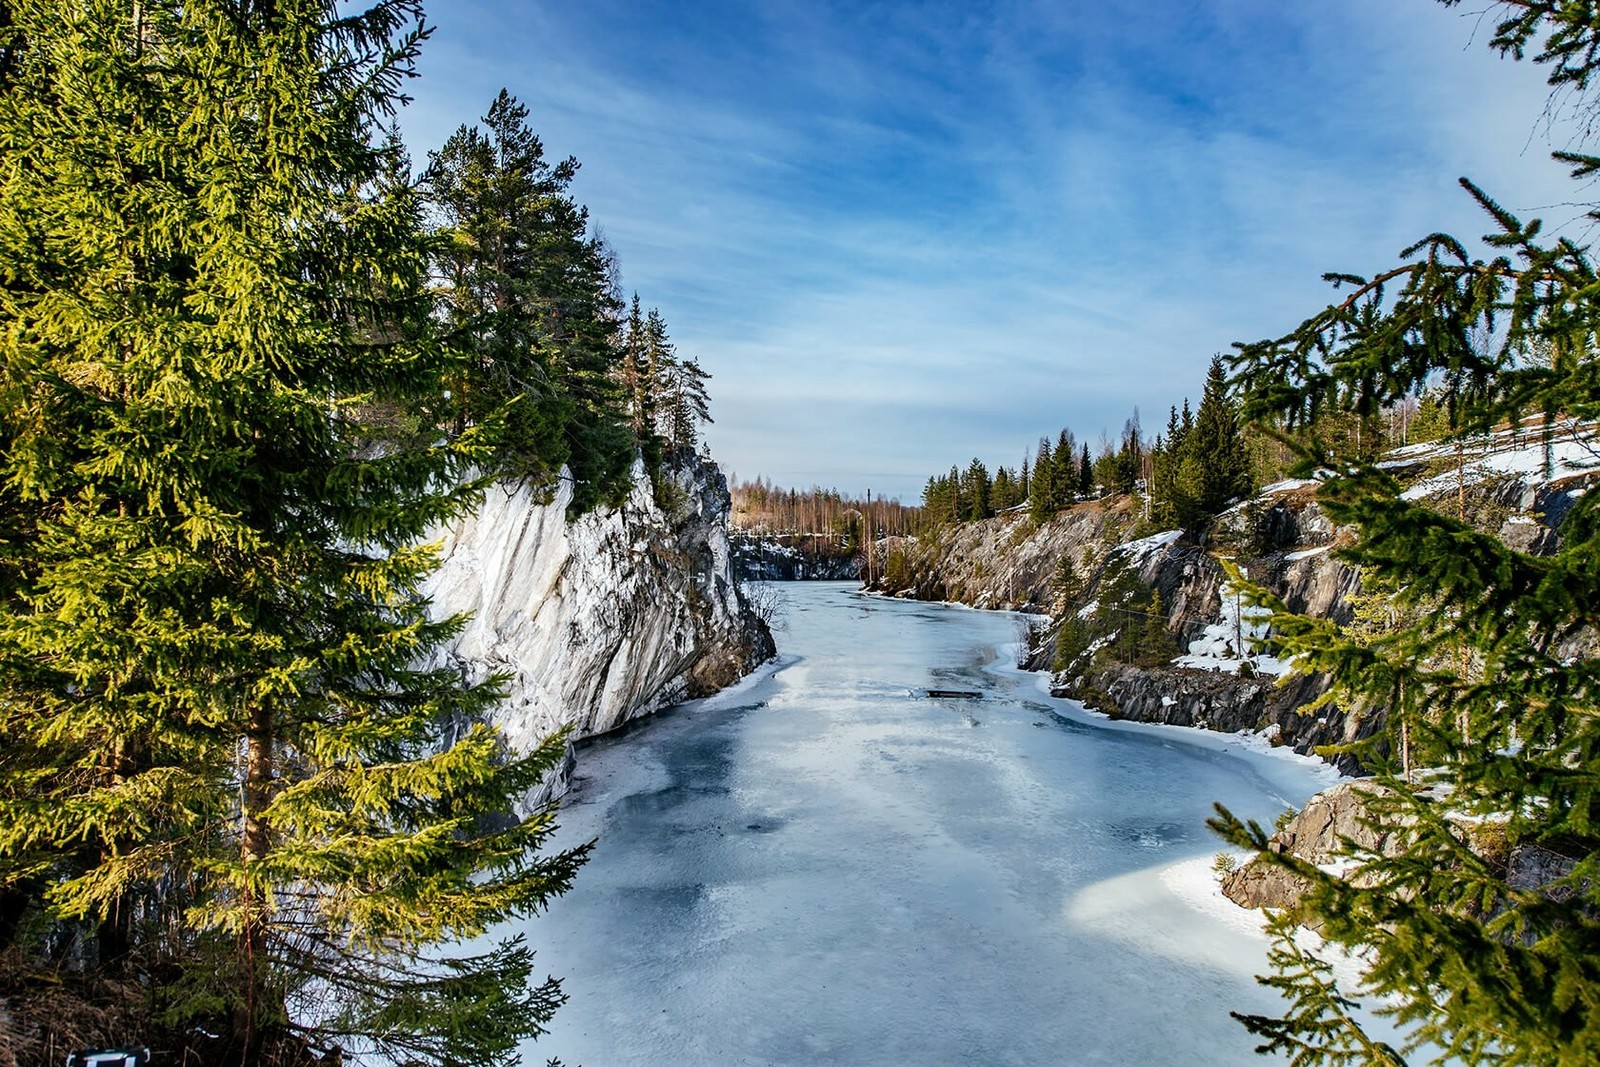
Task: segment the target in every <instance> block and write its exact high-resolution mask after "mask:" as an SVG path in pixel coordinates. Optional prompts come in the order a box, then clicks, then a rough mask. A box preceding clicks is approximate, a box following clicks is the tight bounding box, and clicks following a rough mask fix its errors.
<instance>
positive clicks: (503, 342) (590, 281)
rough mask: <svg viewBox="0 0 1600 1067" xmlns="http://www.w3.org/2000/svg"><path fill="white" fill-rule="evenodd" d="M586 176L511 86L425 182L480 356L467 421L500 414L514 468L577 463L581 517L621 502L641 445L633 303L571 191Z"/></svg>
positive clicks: (540, 473) (451, 302)
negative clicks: (625, 317) (557, 148)
mask: <svg viewBox="0 0 1600 1067" xmlns="http://www.w3.org/2000/svg"><path fill="white" fill-rule="evenodd" d="M577 171H578V163H577V161H576V160H574V159H572V158H571V157H568V158H567V159H565V160H561V161H560V162H557V163H551V162H549V161H548V160H546V158H545V154H544V144H543V143H542V142H541V141H540V139H539V137H538V135H536V134H535V133H534V132H533V130H532V129H531V128H529V126H528V109H527V108H526V107H524V106H523V105H522V104H520V103H519V102H518V101H517V100H516V98H515V97H513V96H512V95H511V94H510V93H509V92H507V91H506V90H504V89H502V90H501V91H500V93H499V94H498V95H497V96H496V97H495V99H494V101H493V102H492V103H491V104H490V106H489V110H488V112H487V113H486V114H485V115H484V117H483V120H482V123H481V124H480V125H472V126H467V125H464V126H461V127H460V128H459V129H457V130H456V132H455V133H454V134H452V135H451V137H450V138H449V140H447V141H446V142H445V144H444V146H443V147H442V148H440V149H439V150H438V151H437V152H434V153H433V154H432V155H431V157H430V161H429V166H428V172H427V176H426V177H427V180H426V183H425V188H426V190H427V193H428V197H429V202H430V206H431V208H432V211H433V214H434V216H435V217H436V219H437V221H438V224H439V226H440V233H439V239H438V240H437V241H436V242H435V243H434V271H435V274H436V275H437V276H438V277H439V278H440V280H441V281H442V283H443V286H442V292H441V296H442V300H443V305H444V308H445V310H446V313H447V316H448V322H449V323H450V326H451V328H452V330H453V332H454V334H455V340H456V342H457V343H458V344H460V345H463V346H464V347H465V348H466V349H467V350H468V351H469V352H470V353H471V357H472V358H471V362H470V364H469V366H468V368H467V370H466V372H465V373H463V374H462V375H460V376H459V377H458V378H457V379H456V382H455V391H456V395H455V398H454V399H455V403H456V405H457V410H458V424H459V425H463V426H464V425H465V424H467V423H472V422H477V421H480V420H483V419H486V418H489V417H490V416H493V415H497V414H498V415H500V418H499V425H500V427H501V429H500V433H499V440H500V443H501V446H502V448H501V453H500V457H499V462H500V465H501V467H502V468H503V469H505V470H507V471H508V472H509V473H514V474H520V475H524V476H527V477H530V478H533V479H536V480H538V481H542V482H545V483H552V482H553V481H554V479H555V478H556V476H557V473H558V472H559V470H560V468H561V467H562V466H566V467H567V468H569V470H570V471H571V474H572V479H573V507H574V510H576V511H582V510H584V509H586V508H587V507H588V506H590V505H592V504H594V503H596V502H598V501H600V500H602V499H611V500H615V499H617V498H618V497H620V495H621V493H622V492H623V491H624V490H625V489H626V487H627V483H628V477H629V475H628V471H629V467H630V465H631V460H632V455H633V443H632V436H631V435H630V434H629V433H628V430H627V427H626V425H625V422H624V419H625V416H624V413H623V407H624V405H625V403H626V398H625V397H624V396H622V395H621V387H620V379H621V378H622V377H623V374H624V373H625V369H623V371H622V373H619V368H621V367H622V364H623V360H624V355H625V353H624V352H623V351H622V344H623V338H622V337H621V335H620V332H619V329H618V327H619V322H618V320H619V317H620V312H621V308H622V305H621V301H620V299H619V297H618V295H617V294H616V293H615V292H613V291H612V282H611V276H612V263H611V261H610V257H609V253H608V252H607V250H606V248H605V246H604V245H603V244H602V243H601V242H600V240H599V239H598V238H597V237H595V236H594V235H593V234H591V233H590V232H589V216H588V212H587V210H586V209H585V208H583V207H582V206H581V205H579V204H577V203H576V202H574V201H573V200H572V198H571V197H570V196H569V195H568V194H567V190H568V187H569V186H570V184H571V182H572V179H573V177H574V176H575V175H576V174H577Z"/></svg>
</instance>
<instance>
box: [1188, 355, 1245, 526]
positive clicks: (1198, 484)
mask: <svg viewBox="0 0 1600 1067" xmlns="http://www.w3.org/2000/svg"><path fill="white" fill-rule="evenodd" d="M1187 407H1188V405H1187V404H1185V409H1186V410H1187ZM1180 432H1181V434H1182V441H1183V453H1184V454H1185V456H1186V457H1193V459H1194V463H1193V470H1194V471H1195V472H1196V473H1195V475H1193V476H1191V480H1192V484H1191V485H1189V486H1187V487H1186V488H1188V490H1189V492H1190V493H1191V494H1192V496H1193V499H1194V504H1195V506H1196V507H1197V508H1198V509H1199V510H1200V512H1201V513H1202V514H1204V515H1215V514H1216V513H1217V512H1219V511H1221V510H1222V509H1223V508H1225V507H1227V506H1228V504H1229V502H1230V501H1232V500H1234V499H1235V498H1237V497H1241V496H1244V495H1245V494H1246V493H1248V492H1249V491H1250V459H1249V455H1248V453H1247V452H1246V450H1245V446H1244V433H1243V432H1242V430H1241V429H1240V427H1239V414H1238V411H1237V409H1236V407H1235V405H1234V402H1233V400H1232V398H1230V397H1229V396H1228V375H1227V371H1226V370H1225V369H1224V368H1223V366H1222V357H1221V356H1213V357H1212V358H1211V366H1210V368H1209V369H1208V370H1207V371H1206V384H1205V390H1204V392H1202V393H1201V396H1200V409H1199V410H1198V411H1196V412H1195V416H1194V425H1193V426H1192V427H1191V428H1188V429H1184V428H1183V427H1182V426H1181V425H1180ZM1180 480H1183V477H1182V475H1180Z"/></svg>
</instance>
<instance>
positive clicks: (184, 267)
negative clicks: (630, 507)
mask: <svg viewBox="0 0 1600 1067" xmlns="http://www.w3.org/2000/svg"><path fill="white" fill-rule="evenodd" d="M6 16H7V17H6V19H5V20H4V24H3V25H0V53H3V57H4V59H3V66H4V73H3V75H0V143H3V144H4V145H5V151H4V164H3V165H0V273H3V276H4V278H5V284H4V285H3V286H0V308H3V318H4V321H5V322H6V329H5V330H4V331H3V333H0V350H3V352H4V361H3V371H0V438H3V443H4V449H3V460H0V464H3V466H0V471H3V477H0V893H3V894H4V895H3V898H0V899H3V901H4V903H5V907H6V910H7V912H8V913H11V914H12V915H14V914H15V913H16V912H18V911H22V910H29V911H35V912H38V913H40V914H42V915H43V916H45V917H46V918H53V919H56V920H60V921H75V922H78V923H80V924H82V926H83V927H84V928H85V929H88V930H89V931H91V932H94V933H97V934H98V938H97V940H98V943H99V945H100V956H99V964H100V966H102V967H106V968H115V969H117V970H119V971H120V972H121V973H122V974H124V975H126V976H127V977H129V978H132V979H137V980H135V981H129V982H125V983H123V984H122V985H120V986H119V987H118V988H120V989H124V990H128V991H131V995H133V996H137V997H141V998H144V999H145V1001H146V1003H145V1004H144V1005H143V1009H144V1010H145V1011H146V1012H148V1013H150V1015H149V1017H151V1018H157V1019H165V1020H166V1021H167V1022H168V1024H170V1025H171V1026H172V1027H173V1028H174V1032H185V1031H188V1030H189V1028H191V1027H193V1026H195V1025H196V1024H203V1025H204V1026H206V1027H208V1028H210V1029H212V1030H220V1031H221V1032H222V1033H223V1034H224V1038H223V1039H222V1040H223V1043H224V1044H226V1045H227V1046H228V1047H229V1048H230V1049H231V1051H230V1052H229V1055H230V1056H231V1057H232V1060H233V1062H246V1063H256V1062H269V1061H270V1060H271V1059H272V1057H273V1056H274V1055H275V1054H277V1053H279V1052H282V1051H283V1050H284V1048H285V1043H286V1042H287V1043H289V1044H292V1045H294V1046H296V1047H299V1048H301V1049H302V1050H303V1049H304V1047H305V1046H308V1045H309V1046H312V1047H320V1048H323V1049H331V1048H333V1047H335V1046H340V1047H342V1048H343V1049H345V1050H346V1051H347V1052H349V1051H362V1050H364V1049H371V1050H376V1051H378V1052H379V1053H381V1054H383V1055H384V1056H385V1057H386V1058H388V1059H390V1060H391V1061H395V1062H415V1063H460V1062H505V1061H506V1060H507V1059H508V1058H509V1057H510V1056H511V1055H512V1054H513V1052H514V1049H515V1047H516V1045H517V1043H518V1041H520V1040H521V1039H523V1038H524V1037H526V1036H527V1035H529V1034H533V1033H537V1032H538V1031H539V1029H540V1026H541V1024H542V1023H543V1022H544V1021H545V1020H546V1019H548V1018H549V1015H550V1013H551V1012H552V1011H553V1010H554V1008H555V1006H556V1004H557V1003H559V1000H560V992H559V988H558V987H557V986H556V985H555V984H554V983H542V984H540V983H532V982H529V980H528V979H529V978H530V976H531V966H532V965H531V961H530V959H529V953H528V950H527V949H526V947H525V946H523V945H521V944H520V942H516V941H512V942H503V943H500V944H497V945H496V944H491V945H489V946H488V947H487V948H485V949H483V950H482V951H480V952H479V953H477V954H476V955H468V956H462V957H460V958H451V954H450V953H449V952H448V951H445V950H443V949H441V948H440V945H441V943H442V942H446V941H449V940H451V939H453V938H457V937H475V936H477V935H480V934H482V933H483V932H484V930H485V929H486V928H487V927H488V926H489V925H490V924H492V923H496V922H499V921H500V920H502V919H504V918H507V917H509V916H511V915H515V914H518V913H525V912H527V911H529V910H531V909H534V908H537V907H538V906H539V905H540V904H542V903H543V902H544V901H545V900H547V899H548V897H549V896H550V895H551V894H553V893H559V892H561V891H562V890H563V889H564V888H565V887H566V886H567V885H568V883H569V881H570V879H571V877H572V875H573V872H574V870H575V868H576V867H577V865H578V864H579V863H580V862H581V860H582V858H583V854H584V850H583V849H578V850H574V851H568V852H562V853H557V854H554V855H550V856H546V857H543V858H540V857H539V856H537V855H536V852H535V850H536V849H537V847H538V845H539V844H540V842H541V841H543V840H544V839H545V838H546V836H547V835H548V833H549V831H550V829H551V822H550V816H549V814H548V812H546V813H543V814H540V815H536V816H534V817H531V818H529V819H527V820H524V821H521V822H517V821H514V820H513V821H512V822H511V823H510V824H509V825H508V824H506V823H504V822H503V821H499V822H497V821H495V820H494V819H492V818H491V816H495V815H497V814H498V813H504V812H506V811H508V810H509V808H510V806H511V804H512V802H513V800H514V799H516V798H519V797H521V796H522V795H523V794H524V793H525V792H526V790H527V789H528V788H529V787H530V786H531V785H532V784H534V783H535V782H536V781H537V780H538V779H539V778H540V776H541V775H542V773H543V772H544V770H545V769H547V768H548V767H549V766H550V765H551V763H552V762H553V761H554V760H555V759H557V758H559V751H560V746H559V743H552V744H549V745H546V746H545V747H543V748H542V749H540V750H539V752H537V753H535V754H534V755H533V756H532V757H530V758H526V759H507V758H504V753H503V752H502V751H501V745H500V742H499V741H498V739H497V738H496V736H495V735H494V734H493V733H492V732H491V731H490V730H489V729H488V728H487V727H485V726H483V725H481V724H477V725H474V724H473V723H474V722H475V720H477V719H478V718H479V717H480V715H481V713H482V711H483V709H484V708H485V706H486V705H487V704H488V702H489V701H491V700H492V699H493V696H494V694H493V692H492V691H490V690H488V689H484V688H481V687H480V688H469V687H466V686H464V685H463V684H462V682H461V679H460V678H459V676H458V675H457V674H456V673H455V672H453V671H424V670H419V669H417V667H416V666H415V665H416V664H417V663H418V662H419V661H420V660H421V659H422V658H423V657H424V656H425V655H426V654H427V653H428V652H429V650H431V649H432V648H433V647H435V645H436V644H437V643H438V642H439V641H440V640H441V639H443V638H444V637H446V636H448V635H449V634H450V633H451V632H452V631H453V629H454V627H455V625H456V624H455V623H454V622H449V621H447V622H432V621H429V619H428V618H427V616H426V614H425V610H424V609H425V605H423V604H422V603H421V602H420V601H419V600H418V599H417V597H416V590H417V588H418V584H419V582H420V581H421V580H422V578H423V577H424V576H425V575H426V573H427V572H428V570H429V569H430V568H431V566H432V565H433V562H434V556H433V554H432V552H431V550H430V549H428V548H427V547H425V546H420V545H419V544H418V541H419V538H420V537H421V536H422V535H423V534H424V532H425V531H427V530H428V529H430V528H432V527H434V526H435V525H436V524H438V523H439V522H441V521H444V520H447V519H449V518H450V517H452V516H454V515H455V514H457V513H458V512H459V510H460V509H461V508H462V507H463V506H465V505H466V504H467V503H469V502H470V500H471V497H472V488H473V487H472V486H466V487H464V488H463V489H460V490H450V489H448V488H446V487H449V486H455V485H458V484H460V477H459V476H460V474H461V472H462V471H463V469H464V468H465V467H466V465H468V464H469V463H475V462H479V461H482V460H483V459H484V458H485V455H484V452H483V450H482V449H481V448H480V447H478V446H477V445H476V444H475V442H474V435H473V434H471V433H468V434H466V435H464V436H463V437H462V438H460V439H457V440H454V441H451V442H448V443H442V444H432V443H430V444H424V445H416V444H401V443H397V442H394V441H388V442H385V443H384V444H383V445H382V446H381V447H373V445H374V441H373V436H374V429H373V427H371V426H370V425H368V424H367V423H366V422H365V419H364V413H366V412H368V411H370V410H372V409H373V407H374V403H373V402H374V401H389V402H392V403H397V404H400V405H402V406H405V407H409V408H411V409H412V410H420V411H430V410H431V411H437V410H439V409H440V408H441V406H442V396H441V394H440V385H441V383H442V382H444V381H446V380H461V375H460V368H459V367H458V366H456V365H454V364H453V363H452V362H450V360H449V359H448V358H447V353H446V352H445V351H444V350H442V349H440V348H439V347H438V346H436V345H434V344H432V343H431V341H430V337H429V324H430V321H431V316H430V310H431V305H430V301H429V300H428V296H427V290H426V286H425V270H426V263H425V255H424V253H425V244H424V242H423V240H422V237H421V231H420V227H419V209H418V205H417V203H416V201H415V199H414V198H413V197H412V196H411V195H410V191H409V189H408V188H407V187H406V185H405V183H404V182H394V181H384V180H383V179H384V177H385V175H392V174H393V173H394V171H395V170H396V167H395V164H394V160H393V159H392V158H386V156H385V151H384V150H383V149H382V148H381V147H378V142H377V139H376V136H375V133H376V131H375V130H374V128H373V125H372V123H373V121H374V119H375V118H376V117H377V116H379V115H381V114H382V113H384V112H385V111H386V110H388V109H390V108H391V107H392V106H393V104H394V102H395V101H396V99H397V93H398V88H399V84H400V81H401V79H402V78H403V77H404V76H406V75H407V74H408V73H409V71H410V69H411V66H412V62H413V59H414V57H415V54H416V50H417V47H418V44H419V42H420V41H421V39H422V37H423V36H424V34H423V31H422V30H421V27H420V10H419V8H418V6H417V5H416V4H415V3H411V2H406V0H390V2H384V3H378V4H375V5H373V6H371V7H369V8H365V9H355V10H352V9H350V8H349V7H348V6H347V5H336V4H334V3H332V2H331V0H277V2H275V3H272V4H256V3H244V2H241V0H182V2H179V0H165V2H163V0H144V2H143V3H140V4H131V5H130V4H127V3H123V2H116V0H84V2H82V3H76V4H71V5H65V6H63V5H61V4H58V3H53V2H46V0H14V2H10V0H8V3H7V4H6ZM452 723H453V724H454V725H455V729H454V731H452V732H453V734H454V736H456V737H457V738H458V739H457V740H456V741H455V743H454V744H449V743H447V734H446V733H445V729H446V727H447V726H448V725H450V724H452ZM497 826H504V827H505V828H503V829H496V828H495V827H497ZM23 929H24V928H23V927H21V926H19V925H18V924H16V923H14V922H12V923H0V935H3V936H6V937H18V936H22V934H21V931H22V930H23ZM212 1054H213V1055H216V1054H217V1053H216V1051H215V1050H213V1052H212ZM302 1054H303V1052H302Z"/></svg>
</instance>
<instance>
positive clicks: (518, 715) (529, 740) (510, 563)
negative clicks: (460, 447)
mask: <svg viewBox="0 0 1600 1067" xmlns="http://www.w3.org/2000/svg"><path fill="white" fill-rule="evenodd" d="M664 477H665V479H666V481H665V483H664V484H665V491H664V492H663V493H662V494H661V495H662V496H663V497H664V498H665V499H666V500H667V504H666V505H665V506H662V505H660V504H658V503H657V501H656V499H655V497H656V495H657V494H656V493H654V492H653V491H652V488H651V485H650V481H649V479H648V478H647V477H646V476H645V475H644V473H643V470H642V469H636V471H635V476H634V480H633V488H632V491H631V492H630V494H629V496H628V498H627V500H626V501H625V502H624V503H623V504H622V506H621V507H617V508H602V509H599V510H596V511H593V512H590V513H588V514H586V515H583V516H581V517H579V518H577V519H575V520H569V519H568V518H567V505H568V504H569V503H570V501H571V493H570V487H569V485H568V484H567V483H565V482H563V483H561V485H560V487H559V488H558V489H557V490H556V491H555V492H554V493H553V494H552V493H548V492H541V491H539V490H536V489H534V488H533V487H531V486H529V485H527V484H525V483H521V484H513V483H505V484H501V485H497V486H494V487H493V488H491V489H490V490H489V491H488V493H487V494H486V495H485V497H484V500H483V505H482V507H480V508H479V509H478V511H477V513H476V514H474V515H472V516H470V517H468V518H465V519H463V520H461V521H460V522H458V523H456V524H455V525H454V526H453V527H451V528H450V529H449V530H448V531H445V532H444V534H443V542H444V544H443V550H442V553H441V558H442V562H441V565H440V566H439V568H438V570H437V571H436V572H435V573H434V575H433V576H432V578H431V579H430V580H429V582H428V584H427V586H426V587H425V589H424V592H425V594H426V595H427V596H428V597H429V598H430V599H431V600H432V604H433V611H434V613H435V614H436V615H437V616H443V615H451V614H457V613H468V614H470V616H471V618H470V621H469V622H468V623H467V625H466V627H465V628H464V629H463V630H462V632H461V633H460V635H459V636H458V637H457V638H456V640H455V641H454V642H453V643H452V644H451V645H449V646H448V647H446V648H443V649H441V650H440V651H439V653H438V654H437V659H436V662H438V663H449V664H451V665H454V666H456V667H458V668H460V669H462V670H463V671H464V672H465V673H466V675H467V676H468V677H469V678H470V679H472V680H475V681H476V680H480V679H483V678H486V677H489V676H491V675H495V674H499V675H502V676H504V677H505V679H506V686H505V688H506V694H507V695H506V699H505V700H504V701H503V702H502V703H501V704H500V706H499V708H498V711H497V712H496V715H495V719H496V723H497V725H498V726H499V727H500V729H501V730H502V731H503V732H504V734H505V736H506V738H507V740H508V742H509V743H510V744H511V745H512V746H513V747H514V748H516V749H518V750H520V751H527V750H529V749H531V748H532V747H533V746H535V745H537V744H538V743H539V742H540V741H541V740H542V739H544V738H545V737H548V736H549V735H550V734H552V733H554V732H555V731H557V730H560V729H564V728H570V729H571V735H570V736H571V738H572V739H573V740H577V739H580V738H583V737H588V736H591V735H594V734H599V733H604V732H606V731H608V730H611V729H614V728H616V727H618V726H620V725H622V724H623V723H625V722H627V721H628V720H630V719H634V718H637V717H639V716H642V715H647V714H649V713H651V712H654V711H656V710H658V709H659V708H661V707H663V706H665V705H667V704H671V703H675V702H677V701H680V700H683V699H686V698H689V697H695V696H701V695H704V694H707V693H710V692H713V691H715V690H717V689H719V688H722V687H723V686H726V685H728V684H730V683H732V682H733V681H735V680H737V679H738V678H739V677H741V676H742V675H743V674H745V673H746V672H748V671H749V670H750V669H752V668H753V667H754V666H755V665H757V664H759V663H761V662H762V661H764V660H766V659H768V658H770V657H771V656H772V654H773V645H772V636H771V634H770V632H769V631H768V629H767V627H766V625H765V624H764V623H763V622H762V621H761V620H759V619H758V618H756V617H755V615H754V614H753V613H752V612H751V610H750V608H749V606H748V605H747V604H746V603H745V601H744V599H743V597H742V596H741V594H740V592H739V589H738V587H737V585H736V584H735V582H734V577H733V572H732V568H731V562H730V561H731V553H730V551H729V546H728V532H727V517H728V506H729V505H728V490H727V483H726V481H725V480H724V478H723V476H722V474H721V472H720V471H719V470H718V469H717V468H716V466H715V465H714V464H712V463H709V462H704V461H699V460H689V461H686V462H684V463H682V464H680V465H677V466H674V467H671V468H669V469H668V470H667V472H666V474H665V476H664Z"/></svg>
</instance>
